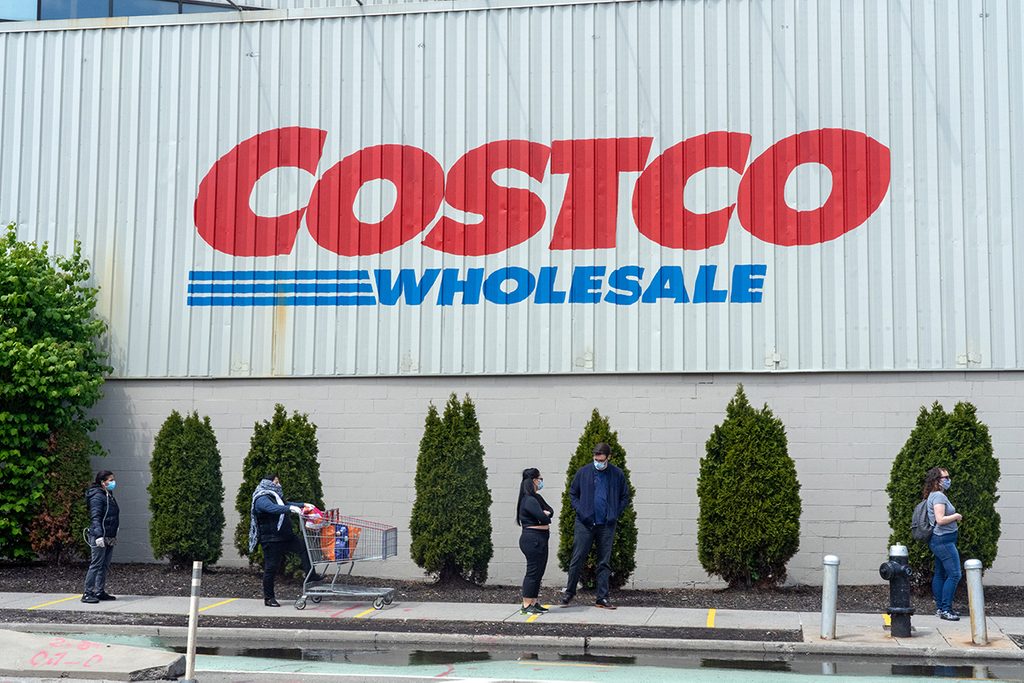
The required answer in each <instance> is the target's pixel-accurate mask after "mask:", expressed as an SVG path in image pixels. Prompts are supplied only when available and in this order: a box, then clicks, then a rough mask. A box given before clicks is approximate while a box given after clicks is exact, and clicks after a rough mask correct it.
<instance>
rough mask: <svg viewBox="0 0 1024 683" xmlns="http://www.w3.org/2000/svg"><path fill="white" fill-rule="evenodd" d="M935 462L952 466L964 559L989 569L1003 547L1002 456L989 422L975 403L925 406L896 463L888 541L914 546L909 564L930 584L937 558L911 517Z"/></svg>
mask: <svg viewBox="0 0 1024 683" xmlns="http://www.w3.org/2000/svg"><path fill="white" fill-rule="evenodd" d="M932 467H943V468H946V469H948V470H949V474H950V476H951V478H952V480H953V485H952V486H951V487H950V490H949V491H948V495H949V499H950V501H952V503H953V506H954V507H955V508H956V511H957V512H959V513H961V514H962V515H963V516H964V518H963V520H962V521H961V522H960V523H959V524H958V525H957V526H958V528H959V532H960V534H959V539H958V540H957V548H958V549H959V551H960V557H961V558H962V559H964V560H967V559H977V560H981V563H982V566H984V567H985V568H986V569H988V568H989V567H991V566H992V563H993V562H994V561H995V559H996V554H997V552H998V546H999V534H1000V531H999V525H1000V518H999V513H998V512H996V501H998V500H999V496H998V495H996V487H997V484H998V482H999V460H997V459H996V457H995V455H994V453H993V450H992V438H991V437H990V436H989V433H988V427H987V426H986V425H985V424H984V423H983V422H981V421H980V420H978V412H977V409H976V408H975V407H974V406H973V405H972V404H970V403H965V402H961V403H957V404H956V406H955V407H954V408H953V412H952V413H947V412H946V411H945V410H944V409H943V408H942V406H941V405H939V403H938V402H935V403H934V404H932V407H931V410H928V409H927V408H925V407H923V406H922V408H921V412H920V413H918V416H917V424H916V425H915V426H914V429H913V430H912V431H911V432H910V437H909V438H908V439H907V442H906V444H904V446H903V448H902V450H900V452H899V453H898V454H897V455H896V458H895V459H894V460H893V462H892V470H891V471H890V474H889V485H888V486H886V488H885V491H886V493H888V494H889V527H890V528H891V529H892V535H890V536H889V544H890V545H892V544H902V545H905V546H907V548H908V550H909V551H910V566H911V567H912V568H913V570H914V583H915V584H916V585H917V586H918V587H925V586H928V585H930V583H931V577H932V568H933V557H932V553H931V550H929V548H928V544H927V543H922V542H920V541H915V540H914V539H913V538H912V537H911V535H910V517H911V514H912V513H913V510H914V506H915V505H917V504H918V503H919V502H920V501H921V488H922V486H923V485H924V475H925V473H926V472H927V471H928V470H929V469H931V468H932Z"/></svg>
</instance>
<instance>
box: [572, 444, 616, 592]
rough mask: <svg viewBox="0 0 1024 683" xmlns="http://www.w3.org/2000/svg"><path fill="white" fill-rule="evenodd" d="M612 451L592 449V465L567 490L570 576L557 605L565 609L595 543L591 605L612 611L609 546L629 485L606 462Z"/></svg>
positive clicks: (603, 446) (580, 472)
mask: <svg viewBox="0 0 1024 683" xmlns="http://www.w3.org/2000/svg"><path fill="white" fill-rule="evenodd" d="M611 452H612V451H611V447H610V446H609V445H608V444H606V443H599V444H597V445H596V446H594V462H593V463H592V464H588V465H584V466H583V467H581V468H580V469H579V471H578V472H576V475H575V476H574V477H573V478H572V484H570V486H569V499H570V500H571V502H572V509H573V510H574V511H575V512H576V523H575V524H574V526H573V543H572V560H571V561H570V563H569V576H568V579H567V582H566V586H565V590H564V591H563V592H562V596H561V598H560V600H559V603H560V604H561V605H562V607H566V606H568V605H569V603H570V602H572V599H573V598H574V597H575V596H576V588H577V585H578V584H579V581H580V573H581V572H582V571H583V563H584V562H586V559H587V555H589V554H590V549H591V547H592V546H593V545H594V543H595V542H596V543H597V596H596V602H595V603H594V604H595V606H597V607H602V608H604V609H615V606H614V605H613V604H612V603H611V601H610V600H609V599H608V580H609V576H610V575H611V571H612V565H611V560H612V543H613V541H614V540H615V523H616V522H617V521H618V519H619V516H620V515H622V513H623V511H625V509H626V508H627V507H629V495H630V494H629V485H628V484H627V483H626V475H625V474H623V473H622V470H620V469H619V468H618V467H616V466H615V465H612V464H611V463H609V462H608V459H609V458H610V457H611Z"/></svg>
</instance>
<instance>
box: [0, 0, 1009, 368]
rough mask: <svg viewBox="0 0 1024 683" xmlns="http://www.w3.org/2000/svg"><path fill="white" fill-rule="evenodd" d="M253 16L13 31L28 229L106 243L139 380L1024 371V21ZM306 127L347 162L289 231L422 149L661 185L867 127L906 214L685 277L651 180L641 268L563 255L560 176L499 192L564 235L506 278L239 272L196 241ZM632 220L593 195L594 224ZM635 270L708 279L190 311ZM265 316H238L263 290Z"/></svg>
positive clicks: (743, 2)
mask: <svg viewBox="0 0 1024 683" xmlns="http://www.w3.org/2000/svg"><path fill="white" fill-rule="evenodd" d="M431 7H432V8H434V9H438V7H439V6H431ZM356 11H361V10H354V12H356ZM224 16H225V15H218V17H217V18H216V19H212V18H208V19H206V20H205V21H208V22H209V23H202V21H204V20H201V19H196V20H193V23H182V24H179V23H168V24H166V25H163V26H153V27H135V28H131V27H129V28H123V27H122V28H105V29H89V30H54V31H45V30H44V31H34V32H28V33H22V32H18V31H17V30H15V29H13V28H11V27H0V91H2V92H3V97H2V101H0V220H14V221H17V222H18V223H19V224H20V226H21V227H20V230H21V233H22V234H23V235H24V236H25V237H29V238H34V239H40V240H44V239H45V240H49V241H51V242H52V243H54V245H55V247H56V248H57V249H59V250H62V251H63V250H67V249H68V248H69V244H70V242H71V240H72V238H73V237H74V236H75V235H77V236H78V237H79V238H80V239H81V240H82V241H83V243H84V245H85V250H86V252H87V253H88V254H89V255H90V257H91V258H92V260H93V263H94V266H95V272H96V279H97V281H98V282H99V284H100V286H101V287H102V293H101V298H102V304H101V308H102V310H101V313H102V314H103V315H104V316H105V317H107V318H108V319H109V320H110V322H111V328H112V333H111V338H110V350H111V353H112V360H113V364H114V366H115V368H116V374H117V375H119V376H126V377H163V376H175V377H177V376H269V375H299V376H302V375H335V374H435V373H547V372H569V373H571V372H588V373H589V372H637V371H640V372H647V371H681V372H688V371H725V370H732V371H765V370H821V369H827V370H876V369H910V370H913V369H941V368H1020V367H1024V334H1022V333H1021V332H1022V326H1024V291H1022V290H1024V279H1022V278H1024V276H1021V275H1019V273H1022V272H1024V240H1021V239H1020V234H1022V229H1024V199H1022V193H1021V191H1020V189H1021V188H1024V50H1022V41H1024V38H1022V37H1024V9H1022V4H1021V3H1018V2H1016V1H1015V0H1004V1H998V0H986V1H985V2H980V1H978V2H969V1H954V0H948V1H946V2H927V3H923V2H910V1H909V0H907V1H897V0H892V1H890V2H869V3H851V2H840V1H839V0H834V1H819V0H777V1H774V2H768V1H762V0H707V1H703V2H697V1H690V0H661V1H659V0H651V1H647V2H636V3H632V2H616V3H608V4H573V5H537V6H530V7H515V8H508V9H491V10H473V11H459V10H444V11H440V10H439V11H433V12H430V13H415V12H413V11H405V10H403V11H402V12H397V13H393V14H388V13H384V14H378V15H375V16H356V15H353V16H330V17H322V18H315V17H314V18H303V19H288V20H279V19H276V20H267V21H250V22H244V23H240V22H235V21H231V22H229V23H225V20H224V18H223V17H224ZM174 21H179V20H177V19H175V20H174ZM196 22H199V23H196ZM287 126H303V127H309V128H315V129H322V130H324V131H326V132H327V135H326V142H325V145H324V148H323V154H322V156H321V158H320V161H319V166H318V168H317V171H316V173H315V174H308V173H304V172H302V171H299V170H297V169H284V170H278V171H273V172H271V173H269V174H267V175H266V176H264V177H263V178H262V179H261V180H260V181H259V182H258V183H257V184H256V187H255V191H254V193H253V196H252V197H251V199H250V202H249V204H250V205H251V206H252V207H254V208H255V210H256V212H257V213H259V214H261V215H271V216H272V215H278V214H285V213H288V212H290V211H294V210H296V209H299V208H302V207H304V206H305V205H306V203H307V201H308V198H309V195H310V192H311V191H312V188H313V185H314V183H315V182H316V181H315V177H314V176H316V177H320V176H322V175H323V174H324V173H325V172H326V171H327V170H328V169H329V168H330V167H331V166H333V165H334V164H335V163H336V162H338V161H339V160H341V159H343V158H345V157H346V156H348V155H350V154H352V153H354V152H356V151H357V150H359V149H361V148H364V147H366V146H369V145H376V144H393V143H395V144H397V143H401V144H406V145H413V146H416V147H419V148H422V149H424V150H426V151H427V152H428V153H429V154H431V155H432V156H433V157H435V158H436V159H437V160H438V162H439V163H440V165H441V167H442V168H443V169H445V170H446V171H447V170H448V169H450V168H451V166H452V164H453V163H455V161H456V160H457V159H458V158H459V157H460V156H462V154H463V153H465V152H466V151H467V150H470V149H473V148H475V147H478V146H480V145H482V144H484V143H486V142H489V141H494V140H503V139H520V138H521V139H526V140H531V141H534V142H538V143H541V144H543V145H550V144H551V142H552V141H554V140H569V139H583V138H608V137H633V136H650V137H653V144H652V149H651V152H650V155H649V157H648V162H649V161H650V160H651V159H654V158H655V157H656V156H657V155H658V154H660V153H661V152H662V151H663V150H665V149H667V148H669V147H671V146H673V145H675V144H676V143H678V142H680V141H682V140H684V139H687V138H690V137H692V136H695V135H699V134H702V133H705V132H709V131H720V130H727V131H734V132H738V133H747V134H749V135H750V136H751V139H750V144H751V147H750V150H749V155H748V158H747V161H750V160H753V159H755V158H756V157H758V156H759V155H760V154H761V153H762V152H764V151H765V150H766V149H768V148H769V147H770V146H771V145H772V144H773V143H775V142H776V141H779V140H782V139H783V138H787V137H788V136H791V135H794V134H797V133H801V132H804V131H813V130H817V129H822V128H844V129H850V130H854V131H861V132H863V133H864V134H866V135H867V136H870V137H871V138H874V139H875V140H878V141H879V142H881V143H882V144H883V145H885V146H886V147H888V148H889V150H890V151H891V183H890V186H889V188H888V192H887V194H886V196H885V198H884V200H883V201H882V203H881V206H880V207H879V208H878V209H877V210H876V211H875V212H874V213H873V214H872V215H871V216H870V218H868V219H867V221H866V223H864V224H863V225H861V226H860V227H858V228H856V229H854V230H851V231H850V232H848V233H846V234H845V235H842V236H840V237H838V238H836V239H833V240H831V241H828V242H826V243H824V244H821V245H814V246H776V245H773V244H771V243H769V242H766V241H762V240H760V239H758V238H755V237H753V236H752V235H751V234H750V233H748V232H747V231H745V230H744V229H743V227H742V226H741V225H740V224H739V221H738V219H737V216H736V215H733V217H732V220H731V224H730V227H729V231H728V235H727V238H726V239H725V241H724V243H723V244H721V245H720V246H714V247H711V248H709V249H704V250H681V249H674V248H667V247H663V246H659V245H658V244H656V243H655V242H653V241H651V240H649V239H647V238H646V237H644V236H641V235H640V234H639V233H638V231H637V229H636V226H635V223H634V219H633V216H632V215H631V213H630V200H631V197H632V192H633V187H634V184H635V182H636V178H637V176H638V175H639V174H638V173H623V174H622V175H621V176H620V182H619V185H620V187H619V194H618V198H619V205H618V223H617V233H616V234H617V248H615V249H594V250H582V251H580V250H577V251H566V250H555V251H553V250H550V249H549V248H548V245H549V243H550V242H551V240H552V231H553V224H554V221H555V217H556V215H557V214H558V211H559V207H560V206H561V204H562V201H563V194H564V192H565V187H566V182H567V176H566V175H565V174H561V173H556V172H553V171H552V169H551V168H550V167H548V168H547V172H546V173H545V174H544V175H543V178H542V180H540V181H537V180H528V179H527V178H526V176H525V175H524V174H520V175H519V176H517V175H516V174H515V173H505V174H499V177H498V182H501V183H507V184H509V185H512V186H521V187H529V188H531V189H533V190H534V191H535V192H536V194H537V195H538V196H539V197H540V198H541V199H542V200H543V202H544V204H545V206H546V208H547V217H546V219H545V222H544V225H543V227H542V228H541V230H540V233H539V234H538V235H536V236H535V237H534V238H532V239H529V240H527V241H526V242H525V243H523V244H521V245H519V246H516V247H513V248H512V249H509V250H507V251H503V252H500V253H497V254H494V255H490V256H479V257H462V256H454V255H451V254H444V253H441V252H438V251H435V250H432V249H428V248H426V247H424V246H422V245H421V244H420V240H421V239H422V235H421V236H420V237H419V238H415V239H412V240H411V241H410V242H408V243H406V244H405V245H403V246H401V247H400V248H397V249H394V250H391V251H387V252H386V253H383V254H380V255H371V256H359V257H348V256H338V255H336V254H334V253H332V252H331V251H328V250H327V249H324V248H322V247H320V246H318V244H317V243H316V242H314V241H313V239H312V238H311V237H310V234H309V232H308V231H307V230H306V229H305V228H304V229H303V230H301V231H300V232H299V235H298V239H297V242H296V244H295V248H294V250H293V251H292V252H291V253H289V254H287V255H281V256H271V257H232V256H229V255H227V254H225V253H223V252H220V251H217V250H215V249H213V248H212V247H211V246H210V244H208V243H207V242H206V241H204V240H203V239H202V238H200V237H199V236H198V235H197V232H196V226H195V223H194V219H193V205H194V202H195V199H196V196H197V191H198V188H199V186H200V182H201V181H202V180H203V178H204V177H205V176H206V174H207V172H208V171H209V170H210V169H211V167H212V166H213V164H214V163H215V162H216V161H217V159H218V158H220V157H221V156H222V155H225V154H226V153H228V152H229V151H230V150H232V148H234V147H235V146H236V145H237V144H238V143H240V142H241V141H243V140H246V139H248V138H250V137H252V136H254V135H256V134H258V133H261V132H264V131H270V130H273V129H276V128H279V127H287ZM520 176H521V177H520ZM738 182H739V174H736V173H732V172H729V171H725V170H722V169H713V170H711V171H709V172H707V173H704V174H700V175H699V176H697V177H695V178H693V179H692V180H691V181H690V183H689V184H687V185H686V188H685V201H686V206H687V208H688V209H690V210H693V211H696V212H704V211H713V210H716V209H720V208H722V207H725V206H728V205H730V204H731V203H732V202H734V201H735V200H736V185H737V183H738ZM830 186H831V181H830V179H829V177H828V175H827V174H822V173H820V172H816V171H815V168H811V167H806V166H805V167H801V168H800V169H798V172H796V173H794V174H793V176H792V177H791V178H790V181H789V182H788V183H787V186H786V198H787V202H788V204H789V205H790V206H793V207H797V208H801V209H804V210H809V209H813V208H814V207H816V206H818V205H819V204H820V203H821V202H822V201H824V199H825V198H826V197H828V196H829V188H830ZM375 188H376V189H375ZM611 189H612V191H614V188H611ZM377 190H379V188H377V186H376V185H374V184H372V183H371V184H370V185H368V186H367V187H366V188H364V191H363V192H361V193H360V195H359V197H358V198H357V202H356V209H355V211H356V214H357V215H361V216H364V220H366V221H367V222H369V221H371V220H376V219H375V218H366V217H367V216H371V217H372V216H377V217H378V218H379V217H380V216H383V215H386V214H387V210H388V208H389V207H390V202H391V201H392V200H391V199H389V198H388V191H387V188H386V187H385V188H384V189H383V190H380V191H377ZM608 190H609V188H600V189H598V190H596V191H595V192H594V193H593V194H591V195H589V196H581V197H580V198H579V201H581V202H582V203H581V204H580V206H581V207H582V208H581V209H578V211H589V210H591V208H592V205H593V204H595V203H597V202H600V201H607V199H606V197H605V195H607V193H608ZM676 191H677V192H683V191H684V190H683V188H682V187H679V188H677V189H676ZM445 211H446V213H450V210H449V209H446V210H445ZM453 215H454V216H455V217H458V216H459V215H460V214H458V213H457V212H456V213H454V214H453ZM428 232H429V228H428V230H425V231H424V233H423V234H424V235H425V234H427V233H428ZM630 264H635V265H637V266H639V267H641V268H643V269H645V272H646V273H647V275H646V276H645V277H647V278H648V279H649V277H650V274H651V273H652V272H653V271H655V270H657V269H658V268H659V267H661V266H662V265H679V266H682V272H683V273H684V274H685V278H686V284H685V286H686V287H687V288H688V289H689V290H690V295H691V296H690V298H691V303H686V304H681V303H675V302H674V301H671V300H664V299H662V300H660V301H659V302H658V303H648V304H644V303H635V304H632V305H613V304H610V303H608V301H607V300H601V301H600V302H599V303H595V304H584V303H576V304H569V303H563V304H541V303H536V302H535V301H534V300H527V301H523V302H522V303H517V304H511V305H507V304H494V303H490V302H488V301H481V302H480V303H479V304H476V305H464V304H460V303H459V302H458V299H456V304H455V305H450V306H441V305H438V304H437V303H436V301H435V299H434V297H435V295H436V293H437V290H436V289H435V290H432V291H431V293H430V294H429V296H428V297H427V299H426V301H424V302H423V303H421V304H418V305H415V304H410V303H407V302H406V303H399V304H398V305H395V306H386V305H382V304H378V305H369V306H330V305H308V306H307V305H292V304H295V303H296V301H294V300H293V301H291V303H287V302H285V300H284V299H281V300H280V301H281V303H280V304H279V305H273V306H252V305H241V304H239V303H237V302H236V305H230V306H228V305H224V306H218V305H213V306H197V305H189V301H190V299H189V287H190V285H191V286H193V288H194V289H193V292H196V291H206V292H210V291H217V290H211V289H210V287H211V286H210V285H206V284H203V283H202V282H198V285H199V286H198V287H196V285H197V281H196V280H195V276H194V274H195V273H196V272H199V273H209V272H211V271H217V272H220V273H225V272H233V273H234V274H233V275H229V276H228V277H235V278H237V277H239V275H238V272H239V271H250V275H252V272H251V271H255V272H256V275H254V277H255V276H259V277H266V278H270V280H269V282H270V283H271V284H270V285H269V287H270V291H272V292H280V291H291V292H295V291H303V290H302V288H301V286H306V285H309V283H308V282H306V283H303V282H300V280H302V278H303V277H306V276H307V275H309V271H319V272H318V273H313V277H317V278H323V277H326V275H325V274H324V271H339V270H341V271H346V272H347V271H352V270H355V271H359V270H366V271H367V272H371V273H372V272H373V271H374V270H377V269H391V271H392V274H393V275H395V276H397V273H398V270H399V269H401V268H407V269H412V270H413V271H415V272H416V273H417V274H421V273H422V272H423V271H424V270H425V269H428V268H456V269H460V272H462V273H463V274H465V272H466V270H467V269H470V268H482V269H484V271H485V272H486V273H491V272H493V271H495V270H497V269H500V268H503V267H506V266H514V267H522V268H524V269H527V270H529V271H530V272H531V273H534V274H537V273H539V272H540V269H541V268H542V267H552V266H556V267H558V268H559V270H560V272H562V273H563V274H564V273H566V272H567V269H570V268H572V267H573V266H590V265H595V266H598V267H600V266H606V267H607V271H608V272H610V271H611V270H613V269H614V268H616V267H621V266H624V265H630ZM743 264H762V265H764V266H765V267H766V274H765V277H764V281H763V300H761V301H760V302H757V303H754V302H751V303H731V302H729V301H726V302H723V303H713V302H712V303H693V302H692V300H696V299H697V297H696V296H695V293H696V290H701V287H700V285H699V283H697V282H695V281H694V277H695V274H696V273H697V272H698V269H699V267H700V266H702V265H715V266H718V269H719V271H720V272H719V280H717V281H716V282H717V284H716V286H719V287H721V286H727V285H728V284H729V282H728V275H727V274H728V272H729V269H730V268H732V267H733V266H735V265H743ZM296 271H299V272H296ZM190 273H192V274H193V278H192V279H191V280H190ZM289 273H290V276H291V278H292V279H291V280H288V281H286V282H283V284H274V283H280V282H281V281H282V280H285V279H286V278H287V276H288V275H289ZM328 274H329V273H328ZM560 277H561V276H560ZM274 278H276V279H274ZM296 278H298V280H296ZM371 279H372V278H371ZM334 280H337V275H336V276H335V278H334ZM242 285H244V287H242V286H241V285H239V284H238V282H237V281H229V282H228V283H227V287H228V289H227V291H229V292H232V293H237V292H240V291H241V292H244V291H249V292H251V291H254V290H252V289H251V288H252V282H251V280H250V281H249V282H248V283H247V284H246V283H242ZM323 286H325V287H326V288H327V289H328V290H329V291H334V292H338V291H344V287H343V286H342V285H340V284H339V283H338V282H328V283H326V285H323ZM204 287H205V289H204ZM245 287H249V288H250V289H248V290H246V289H245ZM279 287H284V289H283V290H282V289H280V288H279ZM317 287H321V284H319V281H317V283H315V284H314V288H317ZM255 291H259V290H258V289H256V290H255ZM316 291H318V292H319V291H320V290H319V289H316ZM702 291H703V290H702ZM710 291H711V290H710V289H706V292H710ZM250 298H251V297H250ZM339 298H340V297H339ZM293 299H294V297H293Z"/></svg>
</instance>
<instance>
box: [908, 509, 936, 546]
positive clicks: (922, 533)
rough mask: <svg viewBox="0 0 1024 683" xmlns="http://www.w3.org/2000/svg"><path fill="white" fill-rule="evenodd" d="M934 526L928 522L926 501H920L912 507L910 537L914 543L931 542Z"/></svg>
mask: <svg viewBox="0 0 1024 683" xmlns="http://www.w3.org/2000/svg"><path fill="white" fill-rule="evenodd" d="M934 528H935V525H934V524H932V523H931V522H929V521H928V500H927V499H925V500H922V501H921V502H920V503H918V504H917V505H915V506H914V514H912V515H911V516H910V535H911V536H912V537H913V539H914V540H915V541H922V542H924V543H927V542H928V541H930V540H932V530H933V529H934Z"/></svg>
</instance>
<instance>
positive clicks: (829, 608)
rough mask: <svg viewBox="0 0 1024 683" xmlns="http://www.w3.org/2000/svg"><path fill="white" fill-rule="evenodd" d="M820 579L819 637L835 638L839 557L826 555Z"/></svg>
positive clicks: (825, 638)
mask: <svg viewBox="0 0 1024 683" xmlns="http://www.w3.org/2000/svg"><path fill="white" fill-rule="evenodd" d="M824 566H825V569H824V573H823V575H822V579H821V637H822V639H824V640H835V637H836V599H837V598H838V596H839V558H838V557H836V556H835V555H826V556H825V560H824Z"/></svg>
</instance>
